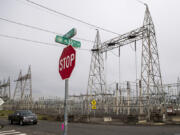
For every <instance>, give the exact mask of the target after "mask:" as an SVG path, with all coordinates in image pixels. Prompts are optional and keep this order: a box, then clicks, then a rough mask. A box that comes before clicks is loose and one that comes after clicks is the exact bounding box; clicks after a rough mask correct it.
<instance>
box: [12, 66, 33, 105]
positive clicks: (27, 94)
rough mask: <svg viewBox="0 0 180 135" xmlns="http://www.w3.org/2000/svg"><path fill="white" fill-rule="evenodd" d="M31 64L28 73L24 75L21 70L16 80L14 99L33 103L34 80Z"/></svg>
mask: <svg viewBox="0 0 180 135" xmlns="http://www.w3.org/2000/svg"><path fill="white" fill-rule="evenodd" d="M31 79H32V78H31V66H29V69H28V73H27V74H25V75H23V76H22V72H21V71H20V73H19V76H18V79H17V80H15V81H16V87H15V90H14V95H13V100H18V101H24V102H26V103H29V104H31V103H32V80H31Z"/></svg>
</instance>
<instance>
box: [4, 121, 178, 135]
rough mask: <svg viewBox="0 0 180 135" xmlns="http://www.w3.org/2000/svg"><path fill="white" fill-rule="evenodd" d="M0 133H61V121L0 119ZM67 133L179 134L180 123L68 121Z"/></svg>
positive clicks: (96, 134) (83, 134)
mask: <svg viewBox="0 0 180 135" xmlns="http://www.w3.org/2000/svg"><path fill="white" fill-rule="evenodd" d="M0 122H1V123H3V124H4V128H2V129H0V135H15V134H16V135H62V130H61V123H59V122H48V121H39V123H38V124H37V125H24V126H19V125H17V124H15V125H10V124H8V122H7V121H6V120H2V119H0ZM68 135H180V125H166V126H118V125H115V126H113V125H98V124H82V123H70V124H69V128H68Z"/></svg>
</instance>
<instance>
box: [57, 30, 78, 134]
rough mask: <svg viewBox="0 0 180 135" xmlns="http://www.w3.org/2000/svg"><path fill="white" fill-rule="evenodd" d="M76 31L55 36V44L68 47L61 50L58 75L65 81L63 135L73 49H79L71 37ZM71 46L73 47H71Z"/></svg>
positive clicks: (72, 67)
mask: <svg viewBox="0 0 180 135" xmlns="http://www.w3.org/2000/svg"><path fill="white" fill-rule="evenodd" d="M76 33H77V30H76V29H75V28H73V29H71V30H70V31H69V32H68V33H66V34H65V35H64V36H59V35H56V38H55V42H57V43H61V44H64V45H69V46H67V47H66V48H64V49H63V52H62V54H61V57H60V59H59V74H60V76H61V78H62V80H65V98H64V132H63V135H67V128H68V107H67V100H68V91H69V77H70V76H71V73H72V71H73V69H74V66H75V61H76V51H75V49H74V48H73V47H81V42H79V41H76V40H72V39H70V38H72V37H73V36H75V35H76ZM72 46H73V47H72Z"/></svg>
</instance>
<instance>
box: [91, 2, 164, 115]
mask: <svg viewBox="0 0 180 135" xmlns="http://www.w3.org/2000/svg"><path fill="white" fill-rule="evenodd" d="M145 6H146V10H145V16H144V22H143V26H142V27H140V28H137V29H135V30H132V31H130V32H128V33H125V34H123V35H119V36H118V37H115V38H113V39H110V40H108V41H106V42H104V43H102V44H100V42H99V43H98V42H97V39H98V37H99V33H98V34H97V36H96V42H95V44H94V46H93V49H92V57H91V66H90V73H89V80H88V92H89V91H90V92H92V91H96V92H98V91H100V90H101V91H102V88H103V87H102V86H104V84H105V81H104V78H103V77H104V76H102V74H103V72H104V65H103V57H102V56H103V54H102V53H104V52H107V51H110V50H113V49H115V48H119V47H122V46H124V45H128V44H130V43H133V42H134V43H136V42H137V41H140V40H141V41H142V57H141V75H140V80H141V81H140V84H141V86H140V91H139V96H140V98H139V100H140V106H142V105H144V106H145V107H144V109H141V112H142V113H143V111H147V110H148V112H149V111H150V104H153V105H156V103H157V104H158V105H161V104H162V103H163V102H164V97H165V95H164V94H165V93H164V92H163V89H162V77H161V70H160V62H159V54H158V48H157V41H156V34H155V28H154V24H153V21H152V17H151V14H150V12H149V8H148V6H147V5H146V4H145ZM99 56H101V57H99ZM102 82H103V83H102ZM97 85H98V86H97ZM142 99H143V100H142ZM154 103H155V104H154ZM151 107H152V106H151ZM148 115H149V113H148Z"/></svg>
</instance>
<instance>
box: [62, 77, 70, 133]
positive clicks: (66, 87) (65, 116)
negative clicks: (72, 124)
mask: <svg viewBox="0 0 180 135" xmlns="http://www.w3.org/2000/svg"><path fill="white" fill-rule="evenodd" d="M68 90H69V79H66V80H65V99H64V133H63V135H67V129H68V107H67V100H68Z"/></svg>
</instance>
